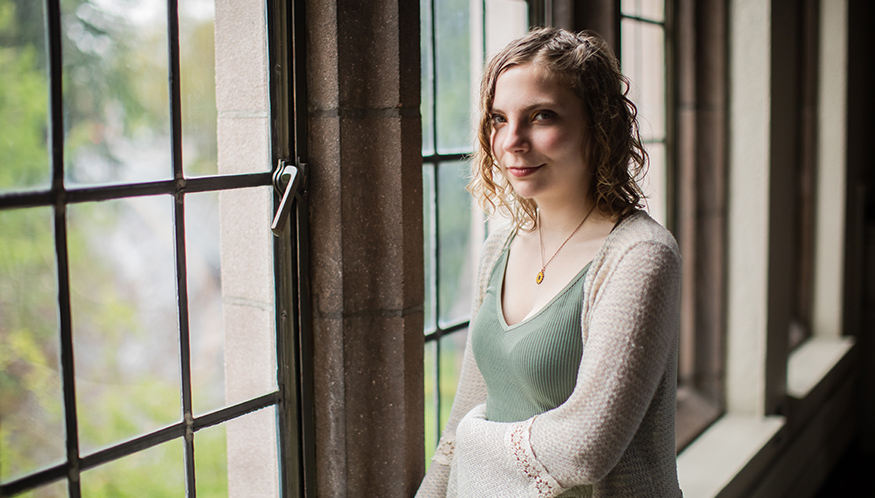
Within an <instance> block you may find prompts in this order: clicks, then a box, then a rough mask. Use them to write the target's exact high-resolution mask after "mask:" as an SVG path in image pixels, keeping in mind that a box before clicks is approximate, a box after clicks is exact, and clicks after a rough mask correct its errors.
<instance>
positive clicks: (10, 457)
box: [0, 208, 66, 481]
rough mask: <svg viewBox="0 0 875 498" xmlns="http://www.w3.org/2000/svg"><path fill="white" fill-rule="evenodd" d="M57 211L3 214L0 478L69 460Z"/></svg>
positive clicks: (0, 214) (0, 238)
mask: <svg viewBox="0 0 875 498" xmlns="http://www.w3.org/2000/svg"><path fill="white" fill-rule="evenodd" d="M52 226H53V225H52V209H51V208H33V209H15V210H8V211H0V479H2V480H3V481H8V480H11V479H13V478H15V477H19V476H21V475H24V474H26V473H29V472H33V471H35V470H38V469H40V468H43V467H47V466H49V465H52V464H56V463H60V462H62V461H63V459H64V456H65V454H66V450H65V447H64V439H63V434H64V423H63V401H62V399H63V398H62V395H61V377H60V373H59V369H60V353H59V349H60V347H59V341H58V337H59V335H58V320H57V316H58V312H57V299H58V298H57V295H58V285H57V281H58V277H57V272H56V268H55V248H54V238H53V237H52Z"/></svg>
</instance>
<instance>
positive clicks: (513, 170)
mask: <svg viewBox="0 0 875 498" xmlns="http://www.w3.org/2000/svg"><path fill="white" fill-rule="evenodd" d="M540 168H541V166H526V167H514V166H509V167H508V168H507V172H508V173H510V174H511V175H513V176H515V177H517V178H522V177H525V176H529V175H531V174H533V173H534V172H536V171H538V170H539V169H540Z"/></svg>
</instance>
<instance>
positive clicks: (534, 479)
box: [505, 417, 562, 496]
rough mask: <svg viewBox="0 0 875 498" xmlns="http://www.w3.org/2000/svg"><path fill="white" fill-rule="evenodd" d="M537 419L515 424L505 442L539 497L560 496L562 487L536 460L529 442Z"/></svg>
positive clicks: (518, 468) (518, 466)
mask: <svg viewBox="0 0 875 498" xmlns="http://www.w3.org/2000/svg"><path fill="white" fill-rule="evenodd" d="M535 418H537V417H533V418H530V419H528V420H524V421H522V422H519V423H516V424H514V425H513V427H512V428H511V430H510V431H508V432H507V436H506V440H505V441H506V442H507V444H508V446H509V447H510V450H511V453H512V454H513V456H514V458H515V459H516V467H517V470H519V471H520V472H521V473H522V474H523V475H524V476H526V477H527V478H528V479H529V481H530V483H531V484H532V486H533V488H534V489H535V490H536V491H537V492H538V495H539V496H558V495H559V494H560V493H561V491H562V487H561V486H560V485H559V483H558V482H557V481H556V479H553V476H551V475H550V474H548V473H547V469H546V468H544V466H543V465H541V462H539V461H538V460H537V459H536V458H535V452H534V451H532V446H531V443H530V442H529V435H530V434H531V429H532V423H533V422H534V421H535Z"/></svg>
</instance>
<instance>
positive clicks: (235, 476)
mask: <svg viewBox="0 0 875 498" xmlns="http://www.w3.org/2000/svg"><path fill="white" fill-rule="evenodd" d="M276 421H277V415H276V408H275V407H273V406H269V407H267V408H263V409H261V410H258V411H257V412H252V413H249V414H246V415H244V416H242V417H239V418H235V419H234V420H230V421H228V422H227V423H226V424H225V426H226V431H227V447H228V491H229V493H228V495H227V496H257V497H259V498H272V497H278V496H279V465H278V460H277V449H278V448H279V445H278V444H277V425H276ZM195 451H197V449H195Z"/></svg>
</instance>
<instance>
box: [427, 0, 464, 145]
mask: <svg viewBox="0 0 875 498" xmlns="http://www.w3.org/2000/svg"><path fill="white" fill-rule="evenodd" d="M468 1H469V0H446V1H442V2H438V3H437V4H436V9H435V22H436V28H435V29H436V33H435V38H436V42H437V47H435V52H436V55H435V58H436V65H437V69H436V77H437V95H436V98H437V150H438V152H439V153H453V152H466V151H469V150H471V110H472V107H471V105H472V104H471V103H472V100H471V89H472V85H471V47H470V31H471V26H470V22H469V19H470V15H469V12H468Z"/></svg>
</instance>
